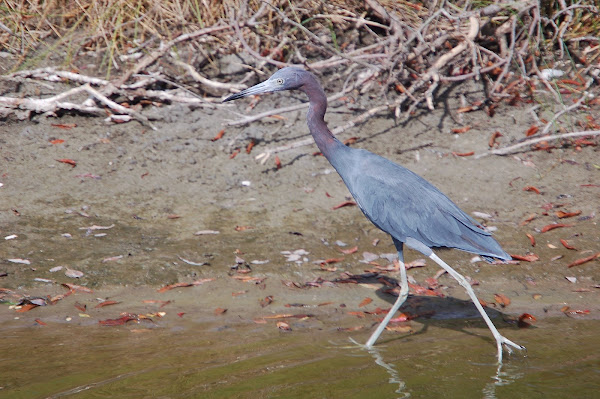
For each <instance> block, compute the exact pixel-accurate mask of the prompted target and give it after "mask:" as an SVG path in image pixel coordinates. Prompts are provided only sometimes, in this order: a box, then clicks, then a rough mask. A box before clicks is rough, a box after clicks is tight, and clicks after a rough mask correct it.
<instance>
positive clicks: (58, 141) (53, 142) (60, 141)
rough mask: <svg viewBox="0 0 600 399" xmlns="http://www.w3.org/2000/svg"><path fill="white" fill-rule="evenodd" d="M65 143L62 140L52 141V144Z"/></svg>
mask: <svg viewBox="0 0 600 399" xmlns="http://www.w3.org/2000/svg"><path fill="white" fill-rule="evenodd" d="M64 142H65V141H64V140H62V139H56V140H51V141H50V144H62V143H64Z"/></svg>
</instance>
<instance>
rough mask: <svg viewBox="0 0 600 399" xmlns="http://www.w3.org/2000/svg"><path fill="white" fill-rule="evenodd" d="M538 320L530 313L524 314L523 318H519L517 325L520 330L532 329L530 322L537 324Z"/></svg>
mask: <svg viewBox="0 0 600 399" xmlns="http://www.w3.org/2000/svg"><path fill="white" fill-rule="evenodd" d="M536 320H537V319H536V318H535V316H532V315H530V314H529V313H523V314H522V315H521V316H519V321H518V323H517V325H518V326H519V327H520V328H528V327H531V323H530V322H535V321H536Z"/></svg>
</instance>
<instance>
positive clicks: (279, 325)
mask: <svg viewBox="0 0 600 399" xmlns="http://www.w3.org/2000/svg"><path fill="white" fill-rule="evenodd" d="M277 328H279V329H280V330H282V331H292V327H290V325H289V324H288V323H286V322H285V321H278V322H277Z"/></svg>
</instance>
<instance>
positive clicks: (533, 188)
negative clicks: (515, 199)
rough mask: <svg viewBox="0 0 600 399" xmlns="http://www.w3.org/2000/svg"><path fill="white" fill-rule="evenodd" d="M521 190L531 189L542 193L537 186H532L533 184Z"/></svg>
mask: <svg viewBox="0 0 600 399" xmlns="http://www.w3.org/2000/svg"><path fill="white" fill-rule="evenodd" d="M523 191H533V192H534V193H536V194H541V193H542V192H541V191H540V190H539V189H538V188H537V187H534V186H527V187H523Z"/></svg>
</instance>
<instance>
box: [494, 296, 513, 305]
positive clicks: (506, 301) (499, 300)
mask: <svg viewBox="0 0 600 399" xmlns="http://www.w3.org/2000/svg"><path fill="white" fill-rule="evenodd" d="M494 300H495V301H496V303H498V304H499V305H500V306H502V307H503V308H504V307H507V306H508V305H510V299H509V298H508V297H507V296H506V295H504V294H494Z"/></svg>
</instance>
